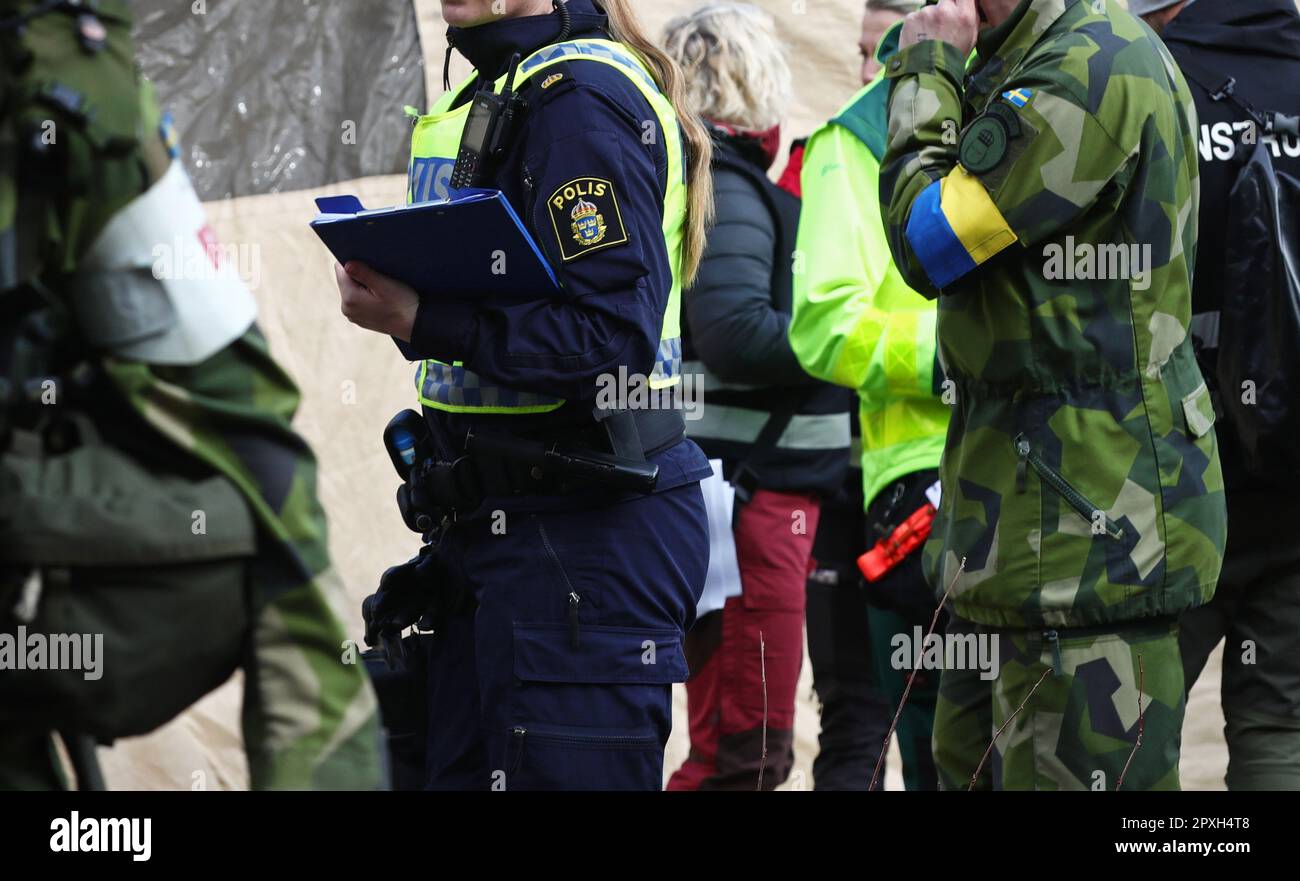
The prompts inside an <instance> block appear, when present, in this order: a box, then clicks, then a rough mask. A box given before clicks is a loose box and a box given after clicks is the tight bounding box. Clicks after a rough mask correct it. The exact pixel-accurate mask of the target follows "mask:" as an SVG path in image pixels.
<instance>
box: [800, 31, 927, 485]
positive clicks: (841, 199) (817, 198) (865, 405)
mask: <svg viewBox="0 0 1300 881" xmlns="http://www.w3.org/2000/svg"><path fill="white" fill-rule="evenodd" d="M891 36H892V35H891ZM888 42H891V43H894V44H895V45H896V42H897V41H896V38H895V39H894V40H889V41H888ZM883 51H885V47H884V44H883V42H882V52H883ZM888 98H889V84H888V83H887V82H885V81H884V80H883V79H882V78H879V77H877V78H876V79H875V80H874V81H873V82H872V83H871V84H869V85H868V86H866V88H864V89H862V91H860V92H858V94H857V95H855V96H854V97H853V99H852V100H851V101H849V103H848V104H847V105H845V107H844V109H843V110H842V111H841V112H840V114H839V115H838V116H837V117H835V118H834V119H832V120H831V121H830V122H829V123H827V124H826V125H824V126H822V128H820V129H818V130H817V131H816V132H815V133H814V134H813V136H812V138H811V140H809V142H808V147H807V151H806V153H805V155H804V164H803V177H802V187H803V213H802V215H801V219H800V222H799V239H798V247H797V250H796V255H797V259H798V260H799V263H801V264H802V265H798V264H797V265H796V267H795V283H794V316H793V318H792V320H791V322H790V344H791V346H792V347H793V348H794V352H795V355H796V356H797V357H798V358H799V361H800V363H801V364H803V367H804V369H805V370H806V371H808V373H809V374H811V375H813V376H815V377H817V378H819V379H824V380H826V381H828V382H833V383H835V384H837V385H843V386H848V387H849V388H853V389H856V390H857V392H858V398H859V402H860V406H859V419H860V421H861V429H862V489H863V493H864V497H865V499H866V502H867V504H870V503H871V500H872V499H873V498H875V496H876V494H877V493H879V492H880V490H881V489H883V488H884V487H885V486H887V485H888V484H889V483H890V482H891V481H893V480H897V479H898V478H899V477H902V476H903V475H906V474H911V473H913V472H915V471H923V470H926V469H931V468H938V467H939V459H940V457H941V456H942V455H943V445H944V438H945V436H946V435H947V431H948V412H949V411H948V406H947V405H946V404H944V403H943V402H942V401H941V400H940V398H939V396H938V392H939V391H940V389H939V385H940V384H941V383H942V381H943V376H942V374H941V373H939V374H938V375H937V376H936V372H937V367H936V364H935V314H936V313H935V304H934V301H932V300H927V299H925V298H924V297H922V296H921V295H920V294H918V293H917V292H916V291H914V290H912V289H911V288H910V287H908V286H907V283H906V282H904V281H903V278H902V276H901V275H899V272H898V268H897V267H896V266H895V265H894V260H893V257H892V256H891V255H890V252H889V242H888V241H887V240H886V238H885V229H884V226H883V225H882V223H881V221H880V195H879V177H880V157H881V156H883V155H884V151H885V133H886V110H887V101H888Z"/></svg>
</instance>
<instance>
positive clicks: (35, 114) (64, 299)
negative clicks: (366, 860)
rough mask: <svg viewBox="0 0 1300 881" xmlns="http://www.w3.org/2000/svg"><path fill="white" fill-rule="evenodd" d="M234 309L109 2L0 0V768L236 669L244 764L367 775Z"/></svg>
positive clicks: (283, 773) (311, 485)
mask: <svg viewBox="0 0 1300 881" xmlns="http://www.w3.org/2000/svg"><path fill="white" fill-rule="evenodd" d="M255 316H256V309H255V305H254V302H253V300H252V295H251V294H250V293H249V292H248V290H247V288H246V287H244V286H243V284H242V283H241V282H240V281H239V280H238V277H237V275H235V273H234V270H233V268H232V267H231V266H229V265H228V262H225V263H223V260H222V256H221V250H220V246H219V245H217V244H216V242H215V237H214V236H213V235H212V233H211V231H210V230H209V229H208V227H207V226H206V224H205V222H204V220H203V212H202V208H201V206H200V204H199V202H198V199H197V197H196V196H195V195H194V192H193V189H192V188H191V187H190V185H189V182H188V179H187V177H186V175H185V172H184V171H183V169H182V166H181V164H180V162H179V160H178V159H177V148H176V144H175V139H174V137H173V136H172V134H171V132H170V125H169V123H168V122H167V120H166V119H165V118H163V117H161V116H160V113H159V110H158V108H157V105H156V103H155V101H154V98H153V94H152V91H151V89H150V87H149V84H148V83H147V82H146V81H145V80H143V79H142V78H141V77H140V75H139V73H138V71H137V70H136V67H135V63H134V52H133V44H132V38H131V14H130V10H129V7H128V5H127V3H125V2H115V0H100V2H98V3H93V4H84V3H72V2H35V0H0V601H2V602H0V732H3V733H0V788H45V787H58V786H61V785H65V782H66V781H64V779H63V775H62V772H61V769H60V767H59V764H58V762H57V760H56V754H55V751H54V746H53V743H54V740H53V737H52V734H53V733H54V732H56V731H57V732H58V733H59V734H61V735H62V736H63V739H64V740H65V742H67V743H69V744H70V745H71V744H75V743H79V742H83V741H85V740H88V739H93V740H96V741H99V742H105V741H108V740H111V739H113V738H116V737H122V736H129V735H135V734H142V733H144V732H146V731H149V730H151V729H153V728H155V727H157V726H158V725H160V724H162V723H163V722H165V721H167V720H168V719H170V718H172V717H173V716H175V715H176V714H177V713H179V712H181V711H182V710H183V709H184V708H185V707H186V706H188V705H189V704H190V703H192V702H193V701H194V700H197V699H198V698H199V697H201V696H202V695H203V694H204V693H206V692H207V691H210V690H211V689H213V688H215V687H216V686H217V685H219V684H221V683H222V682H223V681H225V680H226V679H227V678H229V676H230V675H231V674H232V673H233V672H234V671H235V670H236V669H237V668H242V669H243V672H244V684H245V699H244V708H243V729H244V730H243V734H244V743H245V748H246V750H247V754H248V761H249V768H250V774H251V780H252V785H253V786H254V787H255V788H262V789H265V788H307V787H319V788H367V789H372V788H376V787H379V786H380V785H381V784H382V779H383V772H382V768H381V764H380V757H379V751H378V719H377V713H376V705H375V699H374V694H373V692H372V690H371V688H370V685H369V682H368V680H367V678H366V674H365V671H364V667H363V666H361V665H360V664H358V663H356V659H355V658H353V657H351V656H350V654H349V651H348V645H347V643H346V642H345V641H346V638H347V634H346V632H345V629H344V627H343V625H342V623H341V621H342V620H343V618H342V615H341V614H340V613H339V611H338V609H339V604H340V603H341V602H342V601H343V599H344V598H343V595H342V590H341V585H340V584H339V583H338V579H337V578H336V577H335V576H334V574H333V573H332V570H331V568H330V559H329V555H328V551H327V546H326V526H325V518H324V513H323V511H322V509H321V507H320V504H319V502H318V500H317V498H316V494H315V467H316V466H315V460H314V458H313V456H312V453H311V451H310V450H309V449H308V448H307V446H306V444H305V443H304V442H303V441H302V439H301V438H300V437H298V435H296V434H295V433H294V431H293V430H292V428H291V427H290V420H291V419H292V417H293V415H294V411H295V410H296V408H297V404H298V391H297V389H296V387H295V386H294V384H293V382H292V381H291V380H290V379H289V377H288V376H287V375H286V374H285V373H284V372H283V371H282V370H281V369H280V367H279V366H278V365H277V364H276V363H275V361H274V360H273V359H272V358H271V355H270V353H269V351H268V349H267V345H266V342H265V340H264V339H263V337H262V336H261V334H260V332H259V331H258V330H257V328H256V327H255V326H254V324H253V320H254V318H255ZM69 634H71V635H76V634H85V635H87V636H88V637H89V636H90V635H94V636H95V637H96V638H101V639H102V652H101V653H100V655H99V657H98V658H97V659H95V663H94V664H93V666H94V667H95V668H96V669H95V671H94V673H93V674H92V673H81V672H77V671H69V670H67V669H62V670H60V669H51V668H54V667H58V666H60V665H59V664H56V663H54V661H55V658H54V654H53V653H54V651H55V650H56V649H58V648H59V647H60V645H61V644H60V642H59V641H58V635H63V636H64V637H65V638H66V637H67V635H69ZM93 644H94V643H93V642H92V641H90V640H89V639H87V641H86V642H85V643H84V644H83V645H82V646H81V647H82V648H83V649H84V650H85V651H86V652H88V651H89V647H90V646H92V645H93ZM69 645H70V643H68V642H66V641H65V642H63V643H62V647H63V648H64V649H67V648H68V646H69ZM42 646H44V647H46V648H44V649H42V648H41V647H42ZM62 659H63V660H64V661H67V660H69V659H71V660H72V661H73V662H74V666H76V665H77V664H80V665H81V666H83V667H84V666H86V665H87V662H88V658H87V657H86V655H85V654H83V655H81V656H77V655H76V653H75V652H74V653H73V654H71V655H68V654H67V653H66V652H65V653H64V654H63V656H62ZM65 666H66V665H65ZM74 758H75V755H74ZM77 770H78V771H79V772H80V771H81V770H82V769H81V768H80V767H78V769H77ZM78 782H79V784H84V783H85V782H86V781H80V780H79V781H78ZM178 783H179V784H181V785H198V784H199V780H198V779H197V778H196V779H195V780H194V781H190V780H186V781H178Z"/></svg>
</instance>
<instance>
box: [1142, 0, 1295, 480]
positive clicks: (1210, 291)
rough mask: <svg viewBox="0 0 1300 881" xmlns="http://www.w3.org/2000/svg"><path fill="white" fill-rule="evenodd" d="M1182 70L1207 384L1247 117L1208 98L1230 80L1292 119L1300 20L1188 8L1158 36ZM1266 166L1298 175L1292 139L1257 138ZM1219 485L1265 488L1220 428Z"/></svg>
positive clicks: (1273, 4) (1237, 6) (1272, 9)
mask: <svg viewBox="0 0 1300 881" xmlns="http://www.w3.org/2000/svg"><path fill="white" fill-rule="evenodd" d="M1161 36H1162V38H1163V39H1164V41H1165V43H1166V45H1168V46H1169V51H1170V53H1171V54H1172V55H1173V56H1174V60H1175V61H1177V62H1178V64H1179V66H1180V67H1181V68H1182V69H1183V74H1184V76H1185V77H1186V78H1187V81H1188V86H1189V87H1190V89H1191V92H1192V98H1193V99H1194V100H1195V101H1196V112H1197V116H1198V117H1199V120H1200V132H1199V148H1200V160H1201V162H1200V166H1201V210H1200V240H1199V244H1198V247H1197V254H1196V275H1195V281H1194V284H1193V288H1192V311H1193V313H1194V314H1195V318H1194V319H1193V323H1192V333H1193V336H1194V338H1195V340H1196V342H1197V347H1198V349H1199V350H1200V351H1199V355H1200V359H1201V363H1202V370H1203V371H1204V372H1205V374H1206V376H1207V377H1208V378H1210V380H1211V381H1213V377H1214V375H1215V365H1216V364H1217V360H1218V354H1219V353H1218V315H1219V311H1220V309H1221V308H1222V306H1223V294H1222V291H1223V288H1224V282H1225V279H1224V273H1225V271H1226V270H1225V253H1226V251H1225V248H1224V243H1225V242H1227V241H1228V239H1229V236H1230V235H1231V232H1230V230H1229V228H1228V225H1229V219H1228V212H1227V211H1226V210H1225V206H1226V205H1228V203H1229V194H1230V193H1231V191H1232V185H1233V183H1234V182H1235V181H1236V179H1237V175H1238V173H1239V172H1240V171H1241V168H1242V166H1243V165H1244V163H1245V161H1246V159H1247V158H1248V157H1249V153H1248V151H1247V150H1246V149H1243V148H1242V146H1241V145H1240V144H1239V143H1238V141H1237V137H1236V134H1237V133H1235V132H1234V130H1233V127H1234V126H1236V127H1237V128H1238V129H1242V128H1244V127H1245V126H1246V123H1247V120H1248V117H1247V115H1246V114H1245V112H1244V111H1242V110H1241V108H1239V107H1238V106H1237V105H1236V104H1235V103H1233V102H1231V101H1227V100H1223V101H1215V100H1213V98H1212V97H1211V95H1210V92H1211V91H1213V90H1215V89H1218V88H1219V87H1220V86H1221V85H1222V84H1223V83H1224V82H1225V81H1226V80H1227V79H1228V77H1232V78H1233V79H1235V80H1236V86H1235V93H1236V95H1237V97H1239V98H1241V99H1243V100H1244V101H1245V102H1247V103H1248V104H1250V105H1252V106H1254V107H1255V108H1256V109H1257V110H1260V111H1274V112H1279V113H1286V114H1290V115H1292V116H1294V115H1300V13H1297V11H1296V7H1295V4H1294V3H1293V2H1292V0H1232V2H1230V3H1229V2H1223V0H1200V2H1197V3H1193V4H1192V5H1191V6H1188V7H1186V8H1185V9H1184V10H1183V11H1182V12H1181V13H1179V14H1178V17H1177V18H1175V19H1174V20H1173V21H1172V22H1170V24H1169V25H1168V26H1167V27H1166V28H1165V31H1164V33H1163V34H1162V35H1161ZM1260 139H1261V140H1262V142H1263V143H1264V144H1265V145H1266V146H1267V147H1268V149H1269V152H1270V154H1271V155H1272V158H1273V166H1274V168H1276V169H1277V170H1278V171H1285V172H1287V173H1288V174H1290V175H1292V176H1293V177H1300V138H1296V137H1295V136H1293V135H1285V134H1282V135H1277V136H1274V135H1271V134H1261V135H1260ZM1218 434H1219V439H1220V443H1221V450H1220V455H1221V457H1222V460H1223V475H1224V480H1225V483H1226V484H1227V485H1228V487H1229V488H1233V489H1260V490H1266V489H1268V488H1269V484H1268V483H1267V482H1266V481H1262V480H1260V479H1259V478H1252V477H1249V476H1248V475H1247V474H1246V473H1245V469H1244V467H1243V462H1242V454H1241V452H1240V451H1239V442H1238V441H1237V439H1236V437H1235V435H1234V433H1233V431H1232V430H1231V429H1230V428H1228V427H1227V426H1226V425H1225V426H1223V427H1221V428H1220V429H1219V432H1218Z"/></svg>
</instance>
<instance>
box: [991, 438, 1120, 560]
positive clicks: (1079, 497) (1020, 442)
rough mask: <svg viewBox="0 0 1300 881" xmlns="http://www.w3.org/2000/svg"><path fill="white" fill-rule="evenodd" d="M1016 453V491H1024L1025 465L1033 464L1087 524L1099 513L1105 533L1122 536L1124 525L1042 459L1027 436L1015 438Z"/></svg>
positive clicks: (1117, 537) (1118, 539)
mask: <svg viewBox="0 0 1300 881" xmlns="http://www.w3.org/2000/svg"><path fill="white" fill-rule="evenodd" d="M1016 453H1017V455H1018V456H1019V457H1020V461H1019V462H1018V463H1017V464H1016V492H1021V493H1022V492H1024V491H1025V487H1026V477H1027V471H1028V467H1027V466H1033V469H1034V471H1035V472H1037V474H1038V477H1039V478H1040V479H1041V480H1042V481H1043V483H1045V484H1047V485H1048V486H1050V487H1051V488H1052V489H1054V490H1055V491H1056V493H1057V494H1058V495H1059V496H1060V497H1061V498H1063V499H1065V501H1066V504H1068V505H1069V506H1070V507H1071V508H1073V509H1074V510H1075V511H1077V512H1078V513H1079V516H1080V517H1082V518H1083V519H1084V520H1087V521H1088V525H1089V526H1091V525H1092V523H1093V517H1094V515H1096V514H1097V513H1099V512H1100V513H1101V516H1102V520H1103V523H1104V524H1105V527H1106V534H1107V535H1109V536H1110V537H1111V538H1113V539H1115V540H1116V541H1120V540H1121V539H1123V538H1124V527H1122V526H1120V525H1119V524H1118V523H1116V522H1115V521H1114V520H1112V519H1110V517H1109V516H1107V515H1106V513H1105V512H1104V511H1102V510H1101V509H1100V508H1098V507H1097V506H1096V505H1094V504H1093V503H1092V502H1090V501H1088V499H1087V498H1086V497H1085V496H1084V495H1083V493H1081V492H1079V491H1078V490H1077V489H1075V488H1074V487H1073V486H1071V485H1070V482H1069V481H1067V480H1066V479H1065V478H1064V477H1062V476H1061V474H1060V472H1058V471H1057V470H1056V469H1055V468H1053V467H1052V466H1051V465H1048V464H1047V463H1046V462H1045V461H1043V457H1042V456H1040V455H1038V453H1037V452H1035V451H1034V448H1033V446H1032V445H1031V444H1030V443H1029V438H1027V437H1025V436H1024V435H1023V434H1021V435H1019V436H1018V437H1017V438H1016Z"/></svg>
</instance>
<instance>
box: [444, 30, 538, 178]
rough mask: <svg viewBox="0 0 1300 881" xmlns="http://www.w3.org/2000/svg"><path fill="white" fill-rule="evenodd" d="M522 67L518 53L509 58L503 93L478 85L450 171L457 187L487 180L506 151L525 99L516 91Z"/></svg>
mask: <svg viewBox="0 0 1300 881" xmlns="http://www.w3.org/2000/svg"><path fill="white" fill-rule="evenodd" d="M518 69H519V54H518V53H516V54H515V55H514V57H512V58H511V59H510V71H509V72H508V73H507V74H506V84H505V86H504V87H503V88H502V89H501V94H499V95H498V94H496V93H495V92H493V91H492V90H491V88H490V87H484V88H482V89H479V91H478V93H477V94H475V95H474V100H473V102H472V103H471V104H470V108H469V118H468V119H466V121H465V133H464V135H462V136H461V140H460V149H459V150H458V151H457V152H456V166H455V168H453V169H452V172H451V186H452V187H453V188H454V189H463V188H465V187H479V186H482V185H483V184H484V183H486V181H487V177H488V173H489V172H490V170H491V167H492V164H493V162H494V161H495V160H496V159H498V158H499V157H500V156H501V154H502V153H504V152H505V149H506V146H507V145H508V144H509V143H510V134H511V129H513V128H514V124H515V116H516V114H517V113H518V112H519V110H520V108H521V106H522V105H523V99H522V98H520V97H519V96H518V95H516V94H515V88H514V84H515V73H516V72H517V71H518Z"/></svg>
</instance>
